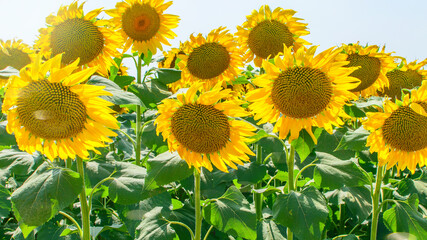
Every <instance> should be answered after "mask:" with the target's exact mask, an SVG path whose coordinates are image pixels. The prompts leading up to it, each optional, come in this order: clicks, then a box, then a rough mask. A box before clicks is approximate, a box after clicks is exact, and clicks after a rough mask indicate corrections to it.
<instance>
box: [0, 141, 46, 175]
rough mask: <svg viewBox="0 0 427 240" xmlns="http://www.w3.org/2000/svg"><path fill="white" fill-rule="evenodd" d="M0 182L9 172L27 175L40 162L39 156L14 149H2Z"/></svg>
mask: <svg viewBox="0 0 427 240" xmlns="http://www.w3.org/2000/svg"><path fill="white" fill-rule="evenodd" d="M0 159H1V161H0V178H1V179H0V182H3V181H5V180H6V179H7V177H9V176H10V175H11V174H17V175H27V174H29V173H30V172H32V171H33V170H34V169H35V168H37V167H38V166H39V165H40V164H41V163H42V159H41V156H40V155H38V154H35V155H34V156H33V155H31V154H29V153H27V152H21V151H19V150H16V149H4V150H2V151H0Z"/></svg>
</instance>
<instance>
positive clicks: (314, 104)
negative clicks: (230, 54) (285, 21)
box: [246, 47, 359, 142]
mask: <svg viewBox="0 0 427 240" xmlns="http://www.w3.org/2000/svg"><path fill="white" fill-rule="evenodd" d="M315 51H316V47H311V48H309V49H305V48H299V49H298V50H297V51H296V53H293V52H292V50H291V49H290V48H286V47H285V48H284V52H283V57H281V56H276V57H275V58H274V64H273V63H270V62H269V61H263V64H262V66H263V68H264V69H265V72H266V73H265V74H263V75H260V76H259V77H257V78H255V79H254V80H253V83H254V84H255V85H257V86H259V87H260V88H258V89H255V90H253V91H250V92H249V93H248V94H247V95H246V99H247V100H248V101H249V102H251V104H250V105H249V108H250V109H251V110H252V111H253V112H254V114H255V116H254V118H255V120H259V122H258V123H259V124H263V123H266V122H271V123H274V122H276V125H275V127H274V131H275V132H279V137H280V138H282V139H285V138H286V137H287V136H288V133H289V132H290V138H289V141H292V140H294V139H296V138H298V136H299V132H300V130H301V129H303V128H304V129H306V131H307V132H308V133H309V134H310V135H311V136H312V138H313V140H314V141H315V142H316V139H315V137H314V135H313V133H312V130H311V127H312V126H317V127H321V128H325V129H326V130H327V131H328V132H332V125H335V126H339V125H341V124H342V121H341V120H340V118H339V113H340V112H341V109H342V107H343V105H344V104H345V102H346V101H347V100H348V99H351V98H353V97H355V95H354V94H353V93H351V92H350V91H349V89H352V88H355V87H356V86H357V85H358V84H359V80H357V79H356V78H354V77H350V76H349V75H350V74H351V73H352V72H353V71H354V68H345V67H344V66H345V65H346V64H348V62H346V61H340V62H338V61H336V60H334V59H335V57H336V56H337V55H338V54H339V52H340V51H341V49H335V50H334V49H333V48H330V49H328V50H325V51H324V52H322V53H320V54H318V55H317V56H316V57H314V53H315Z"/></svg>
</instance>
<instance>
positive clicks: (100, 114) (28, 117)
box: [2, 54, 117, 160]
mask: <svg viewBox="0 0 427 240" xmlns="http://www.w3.org/2000/svg"><path fill="white" fill-rule="evenodd" d="M61 56H62V54H59V55H57V56H55V57H53V58H52V59H50V60H48V61H46V62H45V63H41V58H42V57H41V56H40V55H38V56H36V57H35V60H34V62H33V63H32V64H30V65H29V67H28V69H26V68H23V69H21V71H20V74H19V76H13V77H12V78H11V80H10V83H9V86H8V89H7V91H6V95H5V99H4V102H3V106H2V111H3V113H5V114H6V115H7V120H8V123H7V126H6V130H7V131H8V132H9V133H10V134H12V133H14V134H15V138H16V141H17V143H18V145H19V148H20V149H22V150H24V151H27V152H29V153H33V152H34V151H39V152H41V153H43V154H45V155H46V156H47V157H48V158H49V159H51V160H52V159H54V158H56V157H59V158H61V159H67V158H68V157H70V158H75V157H76V155H78V156H80V157H82V158H87V157H88V155H89V153H88V150H93V151H95V152H97V150H96V149H95V148H96V147H103V146H105V144H104V142H111V139H109V136H115V135H116V134H115V133H114V132H113V131H111V130H109V128H113V129H114V128H117V120H116V119H115V118H114V117H113V116H112V114H111V113H113V111H112V110H111V109H110V108H109V107H110V106H111V105H113V104H111V103H110V102H108V101H106V100H103V99H101V98H99V96H102V95H111V94H110V93H108V92H106V91H104V90H102V89H103V88H104V87H101V86H93V85H88V84H82V82H83V81H86V80H87V79H88V78H89V77H90V76H91V75H92V74H93V73H95V71H96V70H97V69H96V68H88V69H85V70H82V71H79V72H75V70H76V69H77V68H78V61H75V62H73V63H71V64H69V65H67V66H65V67H61V65H62V64H61ZM73 72H74V73H73Z"/></svg>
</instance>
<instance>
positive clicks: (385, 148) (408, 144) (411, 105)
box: [363, 81, 427, 173]
mask: <svg viewBox="0 0 427 240" xmlns="http://www.w3.org/2000/svg"><path fill="white" fill-rule="evenodd" d="M383 106H384V112H375V113H372V112H371V113H367V116H368V119H367V120H366V121H365V122H363V126H364V128H365V129H366V130H369V131H370V132H371V134H370V135H369V136H368V139H367V146H370V151H371V152H377V153H378V160H379V165H380V166H384V165H387V169H390V168H392V167H393V166H396V167H397V169H399V170H402V171H403V170H405V169H406V168H408V169H409V170H410V171H411V172H412V173H414V172H415V169H416V167H417V164H418V166H419V167H422V166H424V165H426V160H427V81H424V82H423V84H422V86H421V87H420V88H419V89H418V90H416V89H414V90H412V91H411V92H410V94H407V95H405V97H404V98H403V103H402V104H401V105H397V104H395V103H393V102H392V101H390V100H385V102H384V105H383Z"/></svg>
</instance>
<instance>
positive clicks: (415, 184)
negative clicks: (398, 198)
mask: <svg viewBox="0 0 427 240" xmlns="http://www.w3.org/2000/svg"><path fill="white" fill-rule="evenodd" d="M398 192H399V194H400V195H402V196H404V195H410V194H414V193H416V194H418V196H419V197H420V202H421V204H422V205H423V206H427V179H421V180H412V179H409V178H405V179H402V180H401V181H399V185H398Z"/></svg>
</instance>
